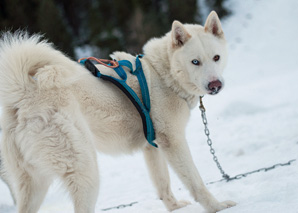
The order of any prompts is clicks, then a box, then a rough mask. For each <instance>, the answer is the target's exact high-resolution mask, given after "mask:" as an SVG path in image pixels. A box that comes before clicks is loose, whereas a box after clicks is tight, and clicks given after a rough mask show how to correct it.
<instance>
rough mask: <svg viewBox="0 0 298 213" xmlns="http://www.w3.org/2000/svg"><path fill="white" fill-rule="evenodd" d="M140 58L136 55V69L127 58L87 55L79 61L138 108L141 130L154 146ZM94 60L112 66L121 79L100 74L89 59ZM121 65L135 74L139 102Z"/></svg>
mask: <svg viewBox="0 0 298 213" xmlns="http://www.w3.org/2000/svg"><path fill="white" fill-rule="evenodd" d="M140 58H142V55H138V56H137V57H136V69H135V70H133V67H132V64H131V62H130V61H128V60H120V61H115V60H104V59H97V58H94V57H88V58H81V59H79V63H80V64H82V65H84V66H85V67H86V68H87V69H88V70H89V71H90V72H91V73H92V75H94V76H95V77H98V78H101V79H103V80H105V81H109V82H111V83H113V84H114V85H115V86H117V87H118V88H119V89H120V90H121V91H122V92H123V93H124V94H125V95H126V96H127V97H128V98H129V100H130V101H131V102H132V103H133V105H134V106H135V107H136V109H137V110H138V112H139V114H140V116H141V118H142V123H143V131H144V135H145V138H146V139H147V141H148V143H149V144H150V145H152V146H154V147H156V148H157V147H158V146H157V144H156V143H154V142H153V141H154V140H155V132H154V128H153V123H152V120H151V117H150V114H149V113H150V108H151V106H150V95H149V90H148V85H147V81H146V78H145V75H144V72H143V68H142V64H141V61H140ZM91 60H93V61H96V62H98V63H100V64H102V65H104V66H106V67H109V68H112V69H114V70H115V72H116V73H117V74H118V75H119V77H120V78H121V79H118V78H114V77H112V76H109V75H104V74H102V73H101V72H100V71H99V70H98V69H97V68H96V66H95V65H94V64H93V62H92V61H91ZM122 66H125V67H127V68H128V69H129V70H130V73H131V74H133V75H135V76H137V78H138V81H139V85H140V88H141V93H142V100H143V103H142V102H141V100H140V98H139V97H138V95H137V94H136V93H135V92H134V91H133V89H132V88H131V87H130V86H128V85H127V83H126V80H127V75H126V72H125V71H124V69H123V68H122Z"/></svg>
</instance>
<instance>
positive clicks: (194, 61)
mask: <svg viewBox="0 0 298 213" xmlns="http://www.w3.org/2000/svg"><path fill="white" fill-rule="evenodd" d="M191 63H193V64H194V65H200V62H199V61H198V60H197V59H194V60H192V61H191Z"/></svg>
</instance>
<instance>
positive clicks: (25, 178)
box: [14, 168, 52, 213]
mask: <svg viewBox="0 0 298 213" xmlns="http://www.w3.org/2000/svg"><path fill="white" fill-rule="evenodd" d="M14 175H15V177H16V178H15V181H16V193H15V194H16V199H17V208H18V212H19V213H35V212H37V211H38V209H39V208H40V205H41V203H42V201H43V200H44V197H45V195H46V193H47V191H48V188H49V186H50V183H51V182H52V181H51V178H48V177H44V176H38V175H37V174H34V176H32V175H31V174H30V173H28V172H27V171H26V170H24V169H23V168H19V170H18V171H15V173H14Z"/></svg>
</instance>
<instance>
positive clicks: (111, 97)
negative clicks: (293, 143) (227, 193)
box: [0, 12, 235, 213]
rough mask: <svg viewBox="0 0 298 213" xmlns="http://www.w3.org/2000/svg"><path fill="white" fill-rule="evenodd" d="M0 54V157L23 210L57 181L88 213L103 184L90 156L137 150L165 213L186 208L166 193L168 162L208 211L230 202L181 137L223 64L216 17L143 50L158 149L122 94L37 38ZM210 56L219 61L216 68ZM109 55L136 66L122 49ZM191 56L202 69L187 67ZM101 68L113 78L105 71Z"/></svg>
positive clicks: (15, 38)
mask: <svg viewBox="0 0 298 213" xmlns="http://www.w3.org/2000/svg"><path fill="white" fill-rule="evenodd" d="M210 29H211V30H210ZM0 48H1V51H0V101H1V104H2V106H3V116H2V123H1V127H2V131H3V134H2V143H1V146H2V147H1V148H2V155H3V156H2V157H3V162H4V167H5V170H6V172H7V174H8V175H9V180H10V184H11V185H12V186H13V191H14V194H15V195H16V200H17V206H18V211H19V212H26V213H27V212H28V213H29V212H30V213H31V212H37V211H38V209H39V207H40V205H41V203H42V201H43V198H44V196H45V194H46V192H47V190H48V187H49V185H50V184H51V182H52V180H53V179H54V178H56V177H58V178H60V179H61V180H62V181H63V183H64V185H65V186H66V188H67V189H68V190H69V192H70V195H71V196H72V199H73V202H74V208H75V212H82V213H86V212H94V206H95V203H96V199H97V194H98V187H99V178H98V166H97V160H96V153H95V150H96V149H97V150H98V151H99V152H104V153H109V154H119V153H133V152H134V151H136V150H143V152H144V155H145V159H146V162H147V165H148V168H149V171H150V175H151V178H152V180H153V183H154V185H155V187H156V189H157V192H158V195H159V197H160V199H161V200H162V201H163V202H164V204H165V206H166V207H167V209H168V210H174V209H177V208H181V207H183V206H185V205H187V204H189V203H188V202H186V201H177V200H176V199H175V197H174V195H173V194H172V191H171V188H170V180H169V174H168V169H167V163H168V164H169V165H170V166H171V167H172V168H173V169H174V170H175V171H176V173H177V175H178V176H179V177H180V179H181V181H182V182H183V183H184V184H185V186H186V187H187V188H188V189H189V191H190V193H191V194H192V196H193V197H194V199H195V200H196V201H198V202H200V203H201V204H202V205H203V206H204V208H205V209H206V210H207V211H208V212H216V211H219V210H222V209H225V208H227V207H231V206H233V205H235V203H234V202H232V201H225V202H218V201H217V200H216V199H215V198H214V197H213V196H212V195H211V194H210V192H209V191H208V190H207V188H206V187H205V186H204V184H203V182H202V180H201V177H200V175H199V173H198V171H197V169H196V167H195V165H194V163H193V160H192V157H191V155H190V151H189V148H188V145H187V142H186V140H185V126H186V124H187V122H188V119H189V115H190V110H191V109H192V108H193V107H194V106H196V104H197V102H198V98H199V96H200V95H204V94H206V93H209V91H208V89H206V88H207V85H208V83H209V82H211V81H214V80H221V81H222V76H221V74H222V71H223V69H224V66H225V64H226V58H227V53H226V42H225V39H224V36H223V33H222V29H221V26H220V22H219V20H218V17H217V15H216V13H215V12H212V13H211V14H210V15H209V17H208V20H207V21H206V25H205V27H202V26H199V25H182V24H181V23H180V22H177V21H175V22H174V23H173V26H172V31H171V32H170V33H168V34H167V35H165V36H164V37H162V38H154V39H152V40H150V41H149V42H148V43H147V44H146V45H145V47H144V53H145V56H144V58H143V59H141V62H142V66H143V69H144V73H145V76H146V79H147V82H148V85H149V92H150V97H151V108H152V109H151V117H152V120H153V124H154V129H155V133H156V140H155V142H156V143H157V144H158V146H159V148H158V149H156V148H154V147H151V146H150V145H148V143H147V142H146V140H145V138H144V134H143V129H142V128H143V127H142V122H141V119H140V117H139V114H138V112H137V111H136V109H135V108H134V106H133V105H132V103H131V102H130V101H129V100H128V99H127V97H126V96H125V95H124V94H122V93H121V92H119V90H118V88H116V87H115V86H114V85H111V84H110V83H108V82H104V81H103V80H101V79H97V78H95V77H93V76H92V75H91V74H90V73H89V71H87V70H85V68H83V66H81V65H79V64H78V63H76V62H73V61H71V60H70V59H69V58H67V57H66V56H64V55H63V54H62V53H61V52H59V51H57V50H54V49H53V47H52V46H51V45H50V44H49V43H47V42H45V41H40V37H39V36H32V37H29V36H28V35H27V34H26V33H17V34H10V33H6V34H5V35H4V36H3V38H2V40H1V43H0ZM214 55H220V60H219V61H218V62H215V61H213V57H214ZM113 57H114V58H115V59H117V60H122V59H126V60H130V61H131V62H132V64H134V62H135V57H134V56H132V55H129V54H127V53H123V52H115V53H114V54H113ZM193 59H197V60H199V61H200V62H201V65H200V66H196V65H193V64H192V63H191V61H192V60H193ZM98 68H99V69H100V70H101V72H103V73H106V74H110V75H114V76H116V75H115V74H114V72H113V71H112V70H111V69H109V68H106V67H102V66H98ZM127 74H128V80H127V82H128V84H129V85H130V86H131V87H132V88H133V89H134V90H135V91H136V92H137V94H138V95H139V96H141V93H140V89H139V85H138V82H137V79H136V77H135V76H133V75H131V74H129V72H128V71H127Z"/></svg>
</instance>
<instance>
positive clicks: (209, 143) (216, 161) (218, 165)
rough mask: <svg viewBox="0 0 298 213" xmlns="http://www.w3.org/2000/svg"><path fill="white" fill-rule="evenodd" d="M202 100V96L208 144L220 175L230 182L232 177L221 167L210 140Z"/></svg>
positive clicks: (201, 106)
mask: <svg viewBox="0 0 298 213" xmlns="http://www.w3.org/2000/svg"><path fill="white" fill-rule="evenodd" d="M202 99H203V96H200V110H201V116H202V120H203V124H204V126H205V130H204V132H205V135H206V136H207V144H208V146H209V147H210V153H211V154H212V155H213V160H214V162H215V163H216V165H217V168H218V169H219V171H220V173H221V174H222V177H223V178H224V179H225V180H227V181H228V180H230V176H229V175H228V174H227V173H225V171H224V170H223V168H222V166H221V165H220V163H219V161H218V158H217V156H216V155H215V150H214V148H213V147H212V140H211V138H210V131H209V129H208V122H207V118H206V109H205V107H204V105H203V100H202Z"/></svg>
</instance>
